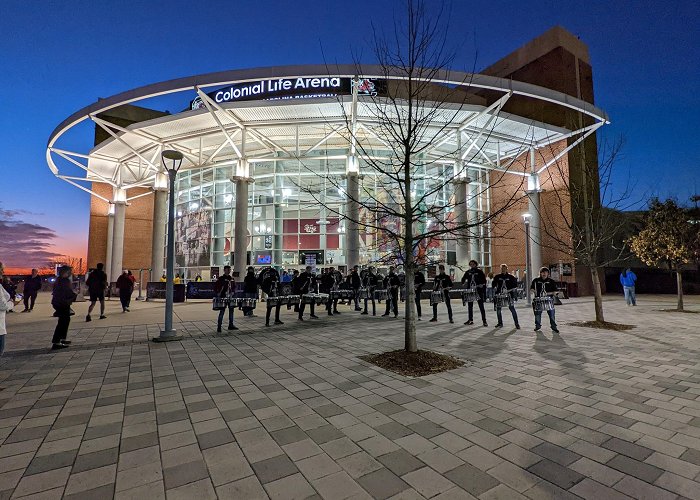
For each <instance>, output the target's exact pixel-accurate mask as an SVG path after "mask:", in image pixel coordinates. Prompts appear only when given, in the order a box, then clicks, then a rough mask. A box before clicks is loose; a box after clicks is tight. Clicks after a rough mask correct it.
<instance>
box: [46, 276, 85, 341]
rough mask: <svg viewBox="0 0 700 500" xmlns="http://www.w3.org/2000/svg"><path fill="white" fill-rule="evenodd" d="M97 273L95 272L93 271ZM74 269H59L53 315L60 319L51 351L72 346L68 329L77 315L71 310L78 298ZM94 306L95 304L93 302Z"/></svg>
mask: <svg viewBox="0 0 700 500" xmlns="http://www.w3.org/2000/svg"><path fill="white" fill-rule="evenodd" d="M93 272H95V271H93ZM72 274H73V269H71V267H70V266H61V267H60V268H59V269H58V279H56V283H54V285H53V293H52V298H51V305H52V306H53V308H54V311H55V312H54V313H53V315H54V316H55V317H56V318H58V323H57V324H56V329H55V330H54V332H53V338H52V339H51V343H52V344H53V345H52V347H51V350H53V351H55V350H57V349H65V348H66V347H68V346H69V345H70V340H66V338H67V337H68V327H69V326H70V317H71V316H72V315H73V314H75V313H74V312H73V309H71V304H72V303H73V302H74V301H75V299H77V298H78V296H77V295H76V293H75V292H74V291H73V281H72V280H71V275H72ZM93 305H94V302H93Z"/></svg>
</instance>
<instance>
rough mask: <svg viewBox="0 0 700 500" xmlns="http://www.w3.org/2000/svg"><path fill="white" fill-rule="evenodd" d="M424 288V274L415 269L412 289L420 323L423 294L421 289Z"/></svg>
mask: <svg viewBox="0 0 700 500" xmlns="http://www.w3.org/2000/svg"><path fill="white" fill-rule="evenodd" d="M424 286H425V274H423V271H421V270H420V269H416V270H415V272H414V274H413V287H414V290H415V293H416V299H415V300H416V312H417V313H418V321H420V318H421V313H422V312H423V311H422V310H421V307H420V299H421V296H420V295H421V293H422V292H423V287H424Z"/></svg>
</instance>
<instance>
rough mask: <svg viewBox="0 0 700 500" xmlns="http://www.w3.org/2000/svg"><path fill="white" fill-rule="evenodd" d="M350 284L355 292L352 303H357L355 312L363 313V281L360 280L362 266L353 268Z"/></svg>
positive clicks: (349, 277) (349, 279) (349, 276)
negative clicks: (361, 288) (361, 298)
mask: <svg viewBox="0 0 700 500" xmlns="http://www.w3.org/2000/svg"><path fill="white" fill-rule="evenodd" d="M348 284H349V285H350V289H351V290H352V291H353V299H352V301H353V302H354V303H355V310H356V311H362V309H361V308H360V287H362V279H361V278H360V266H353V268H352V271H350V274H349V275H348Z"/></svg>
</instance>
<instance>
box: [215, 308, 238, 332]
mask: <svg viewBox="0 0 700 500" xmlns="http://www.w3.org/2000/svg"><path fill="white" fill-rule="evenodd" d="M233 307H234V306H233V305H231V304H229V305H228V307H225V308H223V309H221V310H220V311H219V319H218V320H217V322H216V327H217V328H219V329H220V328H221V323H222V322H223V321H224V313H225V312H226V309H228V326H233Z"/></svg>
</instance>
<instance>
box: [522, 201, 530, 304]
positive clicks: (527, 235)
mask: <svg viewBox="0 0 700 500" xmlns="http://www.w3.org/2000/svg"><path fill="white" fill-rule="evenodd" d="M530 217H532V215H531V214H529V213H524V214H523V222H524V223H525V296H526V297H527V305H530V304H532V298H531V297H530V282H531V281H532V262H531V260H532V259H531V258H530Z"/></svg>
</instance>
